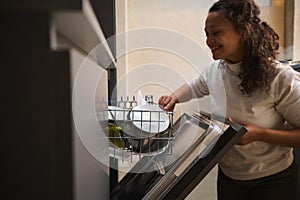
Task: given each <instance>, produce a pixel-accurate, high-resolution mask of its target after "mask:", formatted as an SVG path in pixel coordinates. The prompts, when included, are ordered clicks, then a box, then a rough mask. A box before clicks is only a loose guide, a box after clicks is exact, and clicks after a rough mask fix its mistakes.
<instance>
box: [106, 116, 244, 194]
mask: <svg viewBox="0 0 300 200" xmlns="http://www.w3.org/2000/svg"><path fill="white" fill-rule="evenodd" d="M172 128H173V129H174V138H173V140H172V142H171V145H170V149H169V150H168V151H169V152H168V153H163V154H158V155H155V156H144V157H142V159H140V160H139V162H137V163H136V165H135V166H134V167H133V168H132V170H131V172H129V173H127V174H126V175H125V177H124V178H123V179H122V180H121V181H120V183H119V184H118V185H117V187H116V188H114V189H113V190H112V193H111V199H153V200H154V199H155V200H156V199H172V200H173V199H184V198H185V197H186V196H187V195H188V194H189V193H190V192H191V191H192V190H193V189H194V188H195V187H196V186H197V185H198V184H199V182H201V180H202V179H203V178H204V177H205V176H206V175H207V174H208V173H209V172H210V170H211V169H212V168H213V167H214V166H215V165H216V164H217V163H218V161H219V160H220V159H221V158H222V157H223V156H224V155H225V154H226V152H228V150H230V148H231V147H232V146H233V145H235V144H236V142H237V141H238V140H239V139H240V137H242V136H243V134H244V133H245V132H246V131H247V130H246V129H245V128H244V127H243V126H240V125H238V124H235V123H232V122H229V121H227V120H226V119H224V118H220V117H214V116H211V115H210V114H208V113H204V112H200V113H196V114H193V115H192V116H191V115H188V114H183V115H182V116H181V117H180V118H179V119H178V120H177V121H176V122H175V123H174V126H173V127H172ZM188 143H190V144H188ZM145 169H147V170H145ZM139 171H140V172H141V173H137V172H139Z"/></svg>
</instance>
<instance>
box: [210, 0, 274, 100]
mask: <svg viewBox="0 0 300 200" xmlns="http://www.w3.org/2000/svg"><path fill="white" fill-rule="evenodd" d="M211 12H218V13H220V14H221V15H223V16H224V17H225V18H226V19H227V20H229V21H230V22H231V23H232V24H233V26H234V28H235V30H236V31H237V32H238V33H239V34H241V35H242V37H243V39H244V40H243V41H244V45H245V48H246V49H245V55H244V58H243V61H242V64H241V70H240V72H239V75H238V76H239V78H240V80H241V82H240V84H239V89H240V91H241V92H242V93H243V94H244V95H245V94H246V95H249V96H251V93H252V92H254V91H256V90H257V89H261V90H264V91H266V92H267V93H268V92H269V90H270V78H269V77H270V74H271V73H273V72H274V69H275V68H274V66H275V62H276V58H277V55H278V49H279V43H278V40H279V36H278V35H277V33H275V31H274V30H273V29H272V28H271V27H270V26H269V25H268V24H267V23H266V22H263V21H261V19H260V18H259V14H260V8H259V7H258V6H257V5H256V3H255V2H254V0H219V1H218V2H216V3H215V4H213V6H212V7H211V8H210V9H209V13H211Z"/></svg>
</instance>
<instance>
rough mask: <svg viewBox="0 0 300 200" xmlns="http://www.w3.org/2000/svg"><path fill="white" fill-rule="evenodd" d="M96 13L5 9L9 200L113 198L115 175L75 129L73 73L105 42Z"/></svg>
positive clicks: (59, 6) (65, 3)
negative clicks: (111, 183) (110, 175)
mask: <svg viewBox="0 0 300 200" xmlns="http://www.w3.org/2000/svg"><path fill="white" fill-rule="evenodd" d="M101 3H102V5H110V4H111V1H101ZM96 9H97V8H95V7H93V4H91V2H90V1H86V0H75V1H73V0H72V1H70V0H60V1H49V0H43V1H35V0H29V1H19V0H13V1H4V2H2V3H1V7H0V16H1V17H0V18H1V19H0V21H1V33H0V38H1V39H0V41H1V54H0V55H1V58H2V59H1V60H2V66H4V67H3V69H2V70H3V71H2V75H3V78H2V79H1V88H2V95H3V96H5V98H3V101H2V103H3V104H2V105H3V109H2V114H3V118H4V120H3V121H2V124H3V129H2V131H1V132H2V133H3V134H2V136H3V137H2V139H1V141H2V142H1V172H0V173H1V174H0V176H1V181H0V184H1V189H0V198H1V199H45V200H47V199H49V200H53V199H63V200H67V199H108V198H109V193H108V192H107V191H108V188H109V184H108V183H109V179H108V172H107V170H106V169H105V168H104V167H103V166H101V165H100V164H99V162H97V161H95V159H94V158H93V157H92V156H91V155H90V154H89V153H88V152H87V151H86V149H85V148H84V147H83V146H82V144H81V142H80V140H78V138H77V135H76V132H75V130H74V126H73V123H72V121H73V119H72V81H73V78H74V77H72V72H73V71H74V70H75V68H76V67H78V66H79V65H80V64H79V63H80V61H82V60H81V59H82V58H84V57H85V56H86V55H87V54H88V52H89V50H90V49H91V48H93V46H94V45H97V44H98V43H99V42H101V40H105V36H104V34H103V32H102V27H101V26H100V24H99V15H98V16H96V14H95V10H96ZM106 13H111V15H108V16H106V20H107V19H108V18H109V17H111V16H112V14H113V10H107V11H106ZM97 17H98V18H97ZM100 17H101V16H100ZM107 21H108V20H107ZM107 21H105V20H104V19H102V21H101V23H102V24H105V26H106V27H107V28H108V27H113V24H106V22H107ZM109 23H110V22H109ZM76 34H80V35H76ZM106 50H107V52H106V54H107V55H112V53H111V50H110V49H109V48H107V49H106ZM107 55H106V56H107ZM94 65H98V64H97V61H95V62H94ZM103 70H104V69H103ZM4 77H5V78H4ZM87 192H89V194H87ZM85 197H86V198H85Z"/></svg>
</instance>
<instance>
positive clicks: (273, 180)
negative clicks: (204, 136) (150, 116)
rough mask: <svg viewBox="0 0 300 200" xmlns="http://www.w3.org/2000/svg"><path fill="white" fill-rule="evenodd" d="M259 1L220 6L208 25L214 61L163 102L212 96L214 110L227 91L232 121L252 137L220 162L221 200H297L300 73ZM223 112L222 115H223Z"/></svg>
mask: <svg viewBox="0 0 300 200" xmlns="http://www.w3.org/2000/svg"><path fill="white" fill-rule="evenodd" d="M259 14H260V10H259V7H258V6H257V5H256V4H255V2H254V1H253V0H219V1H218V2H216V3H215V4H214V5H213V6H212V7H211V8H210V9H209V13H208V16H207V18H206V22H205V33H206V37H207V39H206V44H207V45H208V47H209V48H210V49H211V53H212V56H213V58H214V60H215V61H214V62H213V63H212V64H211V65H210V66H209V67H208V68H207V69H206V70H205V71H204V72H203V73H202V74H201V75H200V76H199V77H197V78H195V79H194V80H192V81H190V82H189V83H188V84H184V85H183V86H182V87H180V88H179V89H177V90H176V91H175V92H174V93H172V94H171V95H168V96H162V97H160V99H159V104H160V105H162V106H163V107H164V109H166V110H173V109H174V106H175V104H176V103H181V102H185V101H188V100H190V99H192V98H201V97H203V96H205V95H211V98H212V102H213V103H212V110H213V112H214V107H217V104H218V102H219V103H220V98H219V97H218V95H217V93H216V92H214V91H219V90H220V85H222V84H216V83H218V82H223V84H224V88H223V89H225V95H224V98H225V99H222V100H221V101H222V102H226V109H227V110H226V113H225V114H224V115H225V117H226V118H229V119H230V120H233V121H235V122H238V123H241V124H243V125H244V126H245V127H246V128H247V129H248V132H247V133H246V134H245V135H244V136H243V137H242V138H241V139H240V141H239V142H238V144H237V145H235V146H234V147H233V148H232V149H231V150H230V151H229V152H228V153H227V154H226V155H225V156H224V158H223V159H222V160H221V161H220V163H219V173H218V199H221V200H222V199H241V200H247V199H253V200H254V199H255V200H258V199H264V200H265V199H272V200H274V199H281V200H282V199H296V190H297V166H296V164H295V161H294V157H293V153H292V150H293V149H292V147H298V146H300V75H299V73H297V72H295V71H294V70H293V69H292V68H291V67H289V66H287V65H283V64H281V63H279V62H278V61H277V60H276V56H277V54H278V48H279V45H278V39H279V37H278V35H277V34H276V33H275V32H274V30H273V29H272V28H271V27H270V26H269V25H268V24H267V23H266V22H262V21H261V20H260V18H259ZM216 112H218V111H216Z"/></svg>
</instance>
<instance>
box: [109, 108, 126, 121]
mask: <svg viewBox="0 0 300 200" xmlns="http://www.w3.org/2000/svg"><path fill="white" fill-rule="evenodd" d="M127 114H128V111H127V110H126V109H124V108H120V107H117V106H108V119H110V120H126V119H127Z"/></svg>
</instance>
